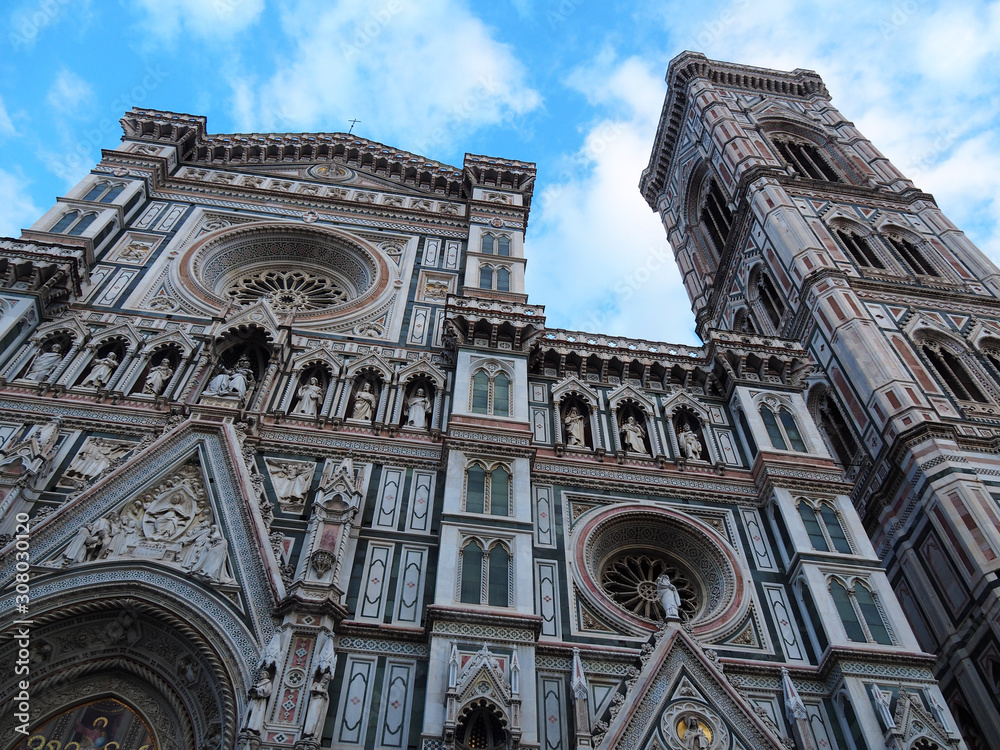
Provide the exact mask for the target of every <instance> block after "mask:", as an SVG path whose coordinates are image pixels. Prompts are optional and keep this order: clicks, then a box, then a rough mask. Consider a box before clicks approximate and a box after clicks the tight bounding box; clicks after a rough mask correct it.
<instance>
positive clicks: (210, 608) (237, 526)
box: [0, 420, 284, 666]
mask: <svg viewBox="0 0 1000 750" xmlns="http://www.w3.org/2000/svg"><path fill="white" fill-rule="evenodd" d="M240 455H241V454H240V449H239V443H238V440H237V436H236V432H235V430H234V429H233V427H232V425H231V424H203V423H198V422H195V421H193V420H189V421H188V422H186V423H184V424H182V425H180V426H179V427H177V428H176V429H174V430H173V431H172V432H170V433H169V434H167V435H164V436H163V437H161V438H160V439H159V440H157V441H156V442H155V443H153V444H152V445H151V446H150V447H149V448H148V450H145V451H142V452H141V453H139V454H138V455H136V456H134V457H133V458H132V459H131V460H129V461H127V462H126V463H124V464H123V465H122V466H121V467H119V468H117V469H116V470H115V471H113V472H111V473H109V474H108V475H107V476H106V477H104V478H103V479H101V481H99V482H98V483H97V484H95V485H94V486H93V487H91V488H89V489H88V490H87V491H86V492H84V493H82V494H80V495H79V496H78V497H77V498H76V499H75V500H72V501H71V502H69V503H67V504H66V505H64V506H63V507H62V508H61V509H60V510H58V511H57V512H56V513H53V514H52V515H51V516H49V517H48V518H46V519H45V520H44V521H43V522H42V523H40V524H39V525H38V526H37V527H35V528H33V529H32V557H33V559H34V560H37V561H40V562H41V564H40V565H38V566H37V567H35V568H33V570H34V576H33V586H32V593H33V594H34V595H35V596H34V597H33V598H35V599H38V600H39V601H41V600H42V599H43V598H44V597H45V595H46V592H47V591H50V590H51V591H52V592H57V591H59V590H61V589H60V583H59V581H60V579H63V578H65V577H66V576H67V575H70V576H72V579H73V580H74V581H76V582H77V583H78V585H81V586H82V585H87V581H92V582H94V581H107V580H114V581H128V580H130V579H134V580H136V581H142V582H143V583H145V584H148V583H151V582H152V583H153V584H154V585H162V586H165V587H168V588H169V589H170V590H171V592H172V593H173V594H174V595H177V596H182V597H184V598H185V599H186V600H187V601H191V602H193V603H197V604H198V606H200V607H203V608H204V610H205V611H207V612H211V613H212V616H213V618H214V619H215V621H216V622H218V623H219V625H220V627H222V628H223V629H224V630H225V632H227V633H230V634H231V636H232V638H233V640H234V644H235V645H236V646H237V648H238V650H239V651H240V652H241V653H242V654H243V656H244V657H245V659H246V660H247V664H248V665H251V666H252V664H253V663H254V662H255V661H256V659H257V658H258V650H257V645H256V642H262V641H266V640H267V639H268V638H269V637H270V634H271V632H272V631H273V627H274V626H273V622H272V619H271V613H272V611H273V608H274V606H275V604H276V602H277V601H279V600H280V599H281V598H282V597H283V596H284V586H283V584H282V582H281V577H280V573H279V571H278V570H277V568H276V563H275V562H274V560H273V557H272V555H271V554H269V552H266V551H267V550H270V548H271V547H270V544H269V543H268V538H267V531H266V528H265V526H264V522H263V520H262V518H261V516H260V511H259V509H258V507H257V503H256V500H255V499H253V498H251V497H249V496H248V495H247V493H246V492H245V490H244V488H248V487H252V484H251V481H250V477H249V475H248V474H247V471H246V467H245V466H244V464H243V461H242V460H241V458H240ZM186 464H188V465H195V464H198V465H200V472H201V481H202V482H203V483H204V485H205V487H206V488H210V489H209V490H208V491H207V493H206V497H207V502H208V503H210V505H211V508H210V509H211V512H212V514H213V517H214V520H215V522H216V525H217V527H218V532H219V534H220V535H221V536H222V537H223V538H224V539H225V541H226V543H227V545H228V565H229V566H230V567H229V568H228V571H231V574H232V577H233V578H234V579H235V585H234V586H232V587H228V586H226V585H218V584H216V583H213V582H209V581H207V580H206V576H204V575H198V574H199V572H205V571H206V570H207V569H208V568H207V566H208V565H209V564H210V559H209V558H205V562H203V563H202V564H201V566H198V565H196V564H195V563H192V565H191V568H192V569H191V570H188V571H185V569H184V562H185V561H184V560H182V561H181V562H180V564H171V565H164V564H162V563H160V564H158V563H157V561H156V560H155V559H152V560H144V559H142V558H141V557H137V556H135V555H132V556H129V557H125V558H123V557H115V558H113V559H107V560H97V561H92V562H89V564H81V565H71V566H70V568H68V569H66V570H63V569H62V567H61V565H62V560H63V551H64V550H66V549H67V548H68V547H69V546H70V545H71V544H73V543H74V540H75V539H76V537H77V536H78V532H79V531H80V529H81V528H82V527H84V526H85V525H86V524H93V523H94V522H95V521H98V519H103V518H106V517H108V516H109V514H111V513H113V512H117V511H118V509H123V508H125V507H127V505H128V504H129V503H131V502H134V501H135V500H136V499H137V498H139V497H140V496H141V495H142V494H143V493H146V492H150V491H152V490H154V489H155V488H156V487H158V486H160V485H161V484H162V483H164V482H166V481H168V480H169V479H170V478H171V477H172V476H174V475H176V474H177V472H178V471H179V470H180V469H181V468H182V467H183V466H185V465H186ZM208 477H211V481H208ZM188 494H189V495H190V493H188ZM194 494H195V495H196V494H197V493H194ZM189 500H190V501H191V502H194V503H195V507H197V502H198V501H197V499H192V498H190V497H189V498H184V499H182V500H181V502H182V503H184V504H185V505H184V509H182V510H181V511H179V513H186V512H188V510H187V509H189V508H190V507H191V506H190V504H189V502H188V501H189ZM169 515H170V514H169V512H168V513H165V514H163V517H165V518H166V520H165V521H163V523H167V524H169V523H171V522H172V521H171V520H170V518H169ZM152 522H153V521H152V520H150V523H152ZM206 541H210V540H206ZM206 546H210V545H208V544H207V545H206ZM237 551H238V552H237ZM190 560H191V558H190V557H189V558H188V561H190ZM46 563H48V564H46ZM53 566H58V569H56V568H54V567H53ZM70 571H71V572H70ZM14 572H15V561H14V558H13V555H11V556H9V558H8V560H6V561H4V564H3V567H2V568H0V580H2V581H10V580H11V579H12V578H13V576H14ZM227 589H231V591H235V590H236V589H238V590H240V591H242V592H246V593H245V595H244V597H245V598H240V597H239V596H236V595H233V596H232V598H230V596H227V594H229V593H231V591H227ZM234 599H235V601H234Z"/></svg>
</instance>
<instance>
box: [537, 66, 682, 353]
mask: <svg viewBox="0 0 1000 750" xmlns="http://www.w3.org/2000/svg"><path fill="white" fill-rule="evenodd" d="M567 83H568V85H569V86H570V87H571V88H574V89H576V90H578V91H580V92H581V93H583V94H584V96H586V97H587V99H588V101H590V102H591V103H593V104H601V105H606V106H608V107H609V108H610V109H612V110H614V111H615V112H616V113H617V116H616V117H614V118H606V119H602V120H600V121H599V122H595V123H593V124H592V125H591V126H590V127H589V129H588V130H587V133H586V136H585V139H584V145H583V148H582V149H581V150H580V151H579V152H578V153H576V154H574V155H573V156H572V157H570V158H568V159H567V163H566V167H565V169H564V170H563V172H562V174H560V175H559V176H558V177H556V178H555V179H554V180H553V178H552V176H549V177H548V179H546V176H545V175H544V174H542V175H540V177H539V180H540V184H541V185H542V186H543V187H542V188H541V190H540V191H539V192H538V193H537V194H536V197H535V202H534V205H533V211H532V214H533V215H532V226H531V227H529V230H528V239H527V241H526V248H525V254H526V255H527V257H528V258H529V262H530V264H531V269H530V273H529V276H528V287H529V292H530V294H531V297H532V299H533V300H535V301H539V302H548V303H549V304H548V306H547V308H546V311H545V312H546V320H547V323H548V325H549V326H551V327H565V328H570V329H575V330H583V331H587V332H591V333H609V334H614V335H625V336H629V337H632V338H646V339H649V340H653V341H664V340H666V341H672V342H675V343H694V342H696V341H697V339H696V338H695V336H694V333H693V330H692V327H693V317H692V314H691V306H690V302H689V301H688V298H687V295H686V294H685V292H684V289H683V286H682V285H681V281H680V276H679V274H678V272H677V267H676V265H675V263H674V260H673V254H672V252H671V250H670V247H669V245H668V244H667V240H666V237H665V235H664V232H663V228H662V226H661V225H660V222H659V218H658V217H657V215H656V214H655V213H654V212H653V211H652V210H651V209H650V208H649V206H648V205H646V202H645V200H643V198H642V196H641V195H640V193H639V189H638V183H639V175H640V172H641V170H642V167H644V166H645V165H646V162H647V161H648V159H649V151H650V148H651V146H652V142H653V136H654V133H655V132H656V123H657V120H658V117H659V113H660V107H661V105H662V102H663V96H664V85H663V83H662V82H661V78H660V75H659V72H658V71H655V70H651V69H650V68H649V67H648V66H647V65H646V63H644V62H642V61H640V60H638V59H635V58H632V59H628V60H624V61H621V62H616V61H615V60H614V57H613V55H612V54H611V53H608V52H606V53H604V54H603V55H601V56H600V57H599V58H598V60H597V61H596V62H595V63H594V64H593V65H591V66H588V67H586V68H579V69H577V70H575V71H573V73H572V74H571V75H570V76H569V79H568V81H567ZM549 181H551V183H550V184H548V185H546V182H549Z"/></svg>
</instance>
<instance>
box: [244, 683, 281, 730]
mask: <svg viewBox="0 0 1000 750" xmlns="http://www.w3.org/2000/svg"><path fill="white" fill-rule="evenodd" d="M273 690H274V683H273V682H272V681H271V673H270V672H269V671H268V670H267V669H262V670H260V674H259V675H258V676H257V681H256V682H255V683H254V685H253V687H251V688H250V690H249V691H248V692H247V696H248V697H249V698H250V701H249V710H248V711H247V720H246V722H245V724H244V728H246V729H249V730H250V731H251V732H254V733H255V734H260V730H261V729H263V728H264V712H265V711H266V710H267V699H268V698H270V697H271V692H272V691H273Z"/></svg>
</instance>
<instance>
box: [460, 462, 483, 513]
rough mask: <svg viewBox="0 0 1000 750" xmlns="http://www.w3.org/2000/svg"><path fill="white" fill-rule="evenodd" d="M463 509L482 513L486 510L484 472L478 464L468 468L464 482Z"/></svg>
mask: <svg viewBox="0 0 1000 750" xmlns="http://www.w3.org/2000/svg"><path fill="white" fill-rule="evenodd" d="M465 509H466V510H467V511H468V512H469V513H482V512H483V511H484V510H485V509H486V470H485V469H484V468H483V467H482V466H481V465H480V464H472V466H470V467H469V471H468V474H467V476H466V482H465Z"/></svg>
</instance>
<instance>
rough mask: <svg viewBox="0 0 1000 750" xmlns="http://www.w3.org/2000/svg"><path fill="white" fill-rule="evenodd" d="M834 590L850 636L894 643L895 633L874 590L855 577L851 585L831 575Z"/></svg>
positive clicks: (861, 639) (867, 640)
mask: <svg viewBox="0 0 1000 750" xmlns="http://www.w3.org/2000/svg"><path fill="white" fill-rule="evenodd" d="M830 594H831V595H832V596H833V603H834V605H836V607H837V613H838V614H839V615H840V619H841V622H843V623H844V630H845V631H846V632H847V637H848V638H849V639H850V640H852V641H855V642H856V643H880V644H882V645H883V646H891V645H892V644H893V640H892V635H891V634H890V633H889V629H888V627H886V624H885V620H883V619H882V611H881V609H880V608H879V606H878V603H877V602H876V600H875V596H874V595H873V594H872V592H871V590H870V589H869V588H868V587H867V586H866V585H865V584H864V583H862V582H860V581H854V583H853V584H852V586H851V587H850V588H847V586H845V585H844V583H842V582H841V581H840V580H838V579H836V578H831V579H830Z"/></svg>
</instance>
